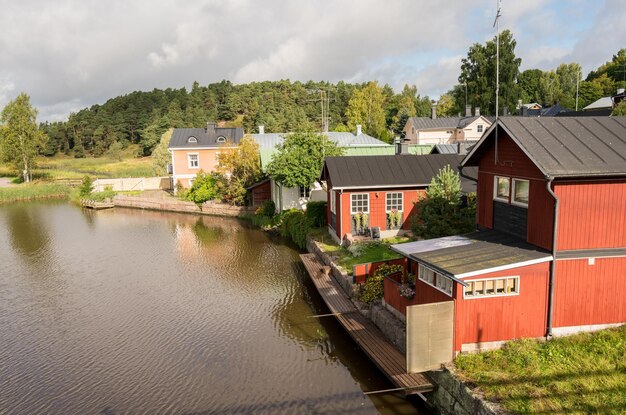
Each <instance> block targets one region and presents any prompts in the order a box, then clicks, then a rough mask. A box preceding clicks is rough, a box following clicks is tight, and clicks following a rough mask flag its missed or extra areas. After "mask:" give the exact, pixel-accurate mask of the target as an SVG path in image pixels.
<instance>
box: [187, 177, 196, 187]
mask: <svg viewBox="0 0 626 415" xmlns="http://www.w3.org/2000/svg"><path fill="white" fill-rule="evenodd" d="M195 181H196V178H195V177H192V178H191V179H189V187H192V186H193V182H195Z"/></svg>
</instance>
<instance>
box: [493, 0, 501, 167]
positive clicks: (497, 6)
mask: <svg viewBox="0 0 626 415" xmlns="http://www.w3.org/2000/svg"><path fill="white" fill-rule="evenodd" d="M501 15H502V14H501V13H500V0H496V18H495V20H494V21H493V26H494V27H495V28H496V32H497V35H496V121H495V123H496V128H495V129H494V132H495V135H496V138H495V154H494V162H495V163H496V164H497V163H498V114H499V112H500V111H499V108H498V96H499V95H500V16H501Z"/></svg>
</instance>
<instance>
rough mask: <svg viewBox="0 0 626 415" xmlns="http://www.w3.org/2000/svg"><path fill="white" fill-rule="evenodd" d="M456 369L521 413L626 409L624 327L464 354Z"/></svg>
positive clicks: (509, 408)
mask: <svg viewBox="0 0 626 415" xmlns="http://www.w3.org/2000/svg"><path fill="white" fill-rule="evenodd" d="M456 366H457V368H458V373H459V375H461V376H462V377H463V378H464V379H465V380H467V381H468V382H469V383H470V384H473V385H475V386H477V387H478V389H479V390H480V391H481V392H482V393H483V394H484V395H485V397H486V398H487V399H489V400H492V401H496V402H499V403H500V404H501V405H503V406H504V408H506V409H507V410H509V411H511V412H513V413H520V414H545V413H607V414H618V413H620V414H623V413H626V326H622V327H620V328H617V329H609V330H602V331H599V332H596V333H586V334H579V335H574V336H569V337H563V338H557V339H553V340H551V341H549V342H538V341H535V340H528V339H525V340H515V341H512V342H509V343H508V344H507V345H506V346H505V347H504V348H503V349H501V350H496V351H491V352H484V353H478V354H469V355H461V356H459V357H457V359H456Z"/></svg>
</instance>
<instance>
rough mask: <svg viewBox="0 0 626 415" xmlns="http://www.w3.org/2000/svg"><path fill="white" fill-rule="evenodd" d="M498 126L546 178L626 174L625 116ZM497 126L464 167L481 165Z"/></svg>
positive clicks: (505, 121)
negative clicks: (481, 159)
mask: <svg viewBox="0 0 626 415" xmlns="http://www.w3.org/2000/svg"><path fill="white" fill-rule="evenodd" d="M497 125H498V126H499V127H500V128H502V130H504V131H505V132H506V133H507V135H509V136H510V137H511V138H512V139H513V141H515V143H517V145H518V146H519V147H520V148H521V149H522V151H524V153H525V154H526V155H527V156H528V157H529V158H530V159H531V160H532V161H533V163H535V165H536V166H537V167H538V168H539V170H541V172H542V173H543V174H544V175H545V176H546V177H586V176H624V175H626V117H539V118H525V117H502V118H500V119H499V121H498V124H497ZM495 127H496V125H492V126H491V128H489V130H488V131H487V132H486V133H485V135H483V138H481V140H480V141H479V142H478V144H477V145H476V146H475V147H474V148H473V149H472V150H471V151H470V153H469V154H468V155H467V156H466V158H465V159H464V160H463V165H464V166H476V165H478V162H479V158H480V156H481V154H482V152H483V151H484V150H485V149H486V148H487V147H488V145H489V143H491V142H492V141H493V139H494V136H495V134H494V131H495ZM500 134H501V133H500ZM487 142H489V143H487Z"/></svg>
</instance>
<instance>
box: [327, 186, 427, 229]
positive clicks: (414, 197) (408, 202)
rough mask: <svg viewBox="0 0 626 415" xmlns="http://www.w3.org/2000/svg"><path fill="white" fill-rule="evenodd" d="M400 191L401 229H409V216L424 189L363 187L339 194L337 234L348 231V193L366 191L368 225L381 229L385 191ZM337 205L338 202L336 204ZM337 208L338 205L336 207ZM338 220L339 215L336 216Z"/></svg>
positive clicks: (412, 212) (412, 213) (384, 220)
mask: <svg viewBox="0 0 626 415" xmlns="http://www.w3.org/2000/svg"><path fill="white" fill-rule="evenodd" d="M388 191H389V192H395V193H398V192H402V193H403V194H404V198H403V206H404V210H403V212H402V215H403V225H402V229H410V225H411V218H412V216H413V215H414V214H415V212H416V210H415V206H414V205H415V202H417V201H418V200H419V198H420V197H421V195H423V194H425V193H426V191H425V190H424V189H381V190H372V189H369V190H368V189H364V190H358V191H356V190H355V191H350V192H347V191H345V192H344V193H343V194H341V215H340V216H341V222H340V223H341V226H339V228H340V229H337V231H338V232H339V234H338V236H340V237H342V236H343V235H345V234H346V233H349V232H350V229H351V223H350V221H351V220H352V213H351V211H350V199H351V197H350V195H351V194H353V193H367V194H369V210H370V211H369V213H368V214H367V215H368V220H369V226H370V227H372V226H380V229H381V230H386V229H387V212H386V203H387V192H388ZM337 206H339V203H338V204H337ZM337 209H339V207H338V208H337ZM337 219H338V220H339V217H338V218H337Z"/></svg>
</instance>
